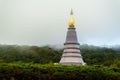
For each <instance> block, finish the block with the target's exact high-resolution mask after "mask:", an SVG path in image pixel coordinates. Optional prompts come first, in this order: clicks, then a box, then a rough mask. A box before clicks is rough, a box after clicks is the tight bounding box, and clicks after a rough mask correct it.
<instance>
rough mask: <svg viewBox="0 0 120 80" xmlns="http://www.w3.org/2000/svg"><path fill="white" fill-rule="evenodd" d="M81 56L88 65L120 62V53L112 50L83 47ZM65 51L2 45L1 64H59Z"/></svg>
mask: <svg viewBox="0 0 120 80" xmlns="http://www.w3.org/2000/svg"><path fill="white" fill-rule="evenodd" d="M80 50H81V54H82V56H83V59H84V61H85V62H86V63H87V65H92V64H102V65H106V66H109V65H112V64H113V63H114V62H116V61H119V60H120V52H119V51H116V50H114V49H112V48H106V47H96V46H88V45H82V46H80ZM62 51H63V49H54V48H51V47H49V46H44V47H38V46H17V45H0V62H6V63H11V62H18V61H20V62H32V63H40V64H47V63H58V62H59V61H60V58H61V56H62Z"/></svg>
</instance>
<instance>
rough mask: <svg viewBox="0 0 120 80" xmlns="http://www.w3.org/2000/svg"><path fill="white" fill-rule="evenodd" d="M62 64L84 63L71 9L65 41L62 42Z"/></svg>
mask: <svg viewBox="0 0 120 80" xmlns="http://www.w3.org/2000/svg"><path fill="white" fill-rule="evenodd" d="M60 64H63V65H85V63H84V61H83V59H82V56H81V52H80V47H79V42H78V39H77V34H76V31H75V21H74V17H73V11H72V9H71V13H70V21H69V27H68V31H67V36H66V41H65V43H64V50H63V54H62V57H61V60H60Z"/></svg>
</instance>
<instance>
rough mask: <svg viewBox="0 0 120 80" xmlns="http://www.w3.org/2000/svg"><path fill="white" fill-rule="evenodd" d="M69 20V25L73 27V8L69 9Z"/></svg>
mask: <svg viewBox="0 0 120 80" xmlns="http://www.w3.org/2000/svg"><path fill="white" fill-rule="evenodd" d="M70 15H71V16H70V21H69V27H74V25H75V22H74V18H73V10H72V9H71V13H70Z"/></svg>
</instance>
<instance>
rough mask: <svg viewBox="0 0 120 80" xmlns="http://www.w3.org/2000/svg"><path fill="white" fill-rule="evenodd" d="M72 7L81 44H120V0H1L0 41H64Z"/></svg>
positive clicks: (52, 43)
mask: <svg viewBox="0 0 120 80" xmlns="http://www.w3.org/2000/svg"><path fill="white" fill-rule="evenodd" d="M71 8H73V11H74V18H75V22H76V25H75V27H76V29H77V35H78V40H79V43H80V44H92V45H118V44H120V0H0V44H19V45H38V46H42V45H56V44H60V45H62V44H63V43H64V42H65V38H66V32H67V27H68V21H69V17H70V9H71Z"/></svg>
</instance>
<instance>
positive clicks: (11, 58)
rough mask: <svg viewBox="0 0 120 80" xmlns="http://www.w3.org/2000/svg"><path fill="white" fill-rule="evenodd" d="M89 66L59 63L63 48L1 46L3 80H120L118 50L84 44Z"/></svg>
mask: <svg viewBox="0 0 120 80" xmlns="http://www.w3.org/2000/svg"><path fill="white" fill-rule="evenodd" d="M80 50H81V54H82V56H83V59H84V61H85V62H86V64H87V66H74V65H72V66H64V65H60V64H56V65H55V64H54V63H59V61H60V58H61V56H62V52H63V48H56V47H50V46H43V47H38V46H18V45H0V80H120V51H119V49H118V48H117V49H116V48H107V47H98V46H91V45H81V46H80Z"/></svg>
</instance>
